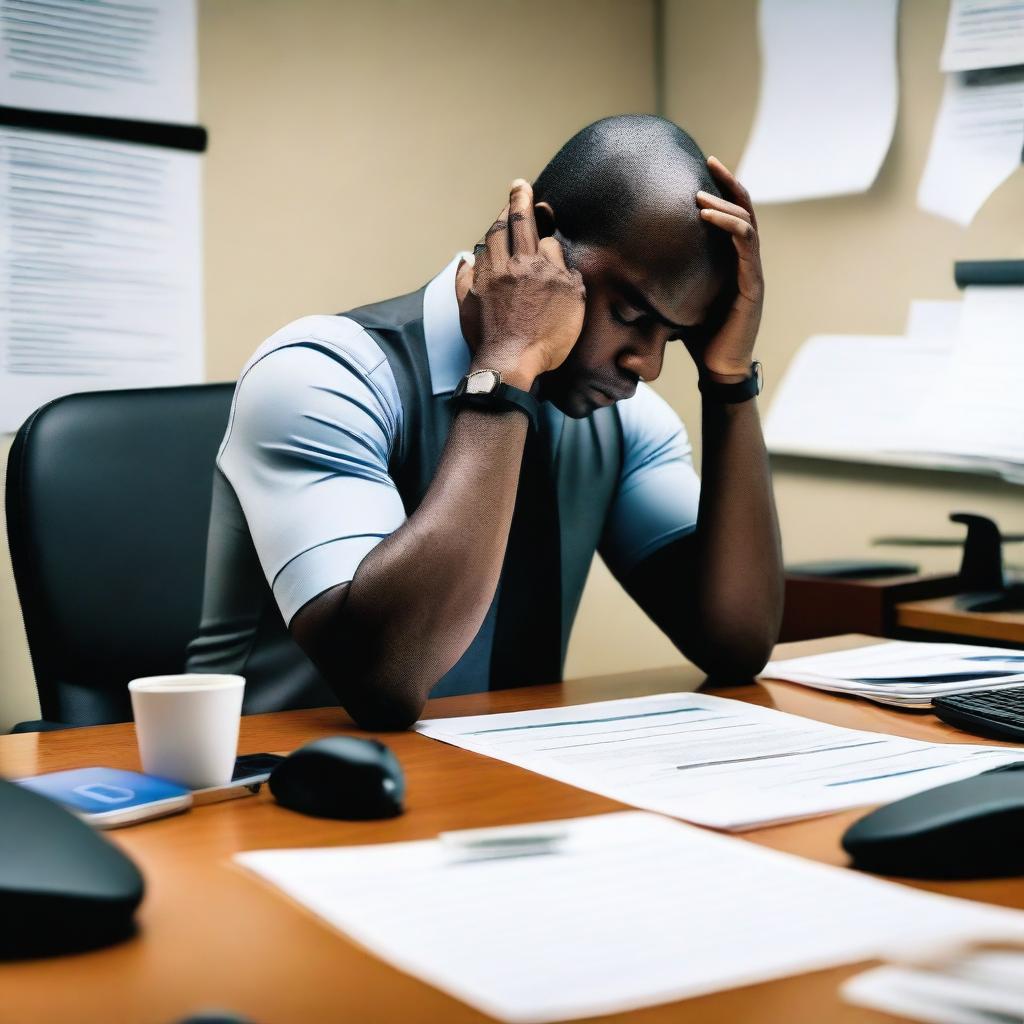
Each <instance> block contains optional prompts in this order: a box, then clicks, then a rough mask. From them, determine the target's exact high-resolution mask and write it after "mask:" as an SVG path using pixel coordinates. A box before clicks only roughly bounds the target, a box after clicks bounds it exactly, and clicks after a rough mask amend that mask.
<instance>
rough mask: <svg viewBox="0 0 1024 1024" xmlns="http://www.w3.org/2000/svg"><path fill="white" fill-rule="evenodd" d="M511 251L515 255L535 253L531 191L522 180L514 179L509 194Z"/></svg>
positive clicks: (536, 241) (535, 239) (534, 220)
mask: <svg viewBox="0 0 1024 1024" xmlns="http://www.w3.org/2000/svg"><path fill="white" fill-rule="evenodd" d="M508 202H509V207H510V213H509V225H510V231H511V237H510V242H511V249H512V252H513V253H515V254H517V255H524V256H532V255H533V254H534V253H535V252H536V251H537V243H538V238H537V218H536V217H535V216H534V213H533V189H532V188H531V187H530V183H529V182H528V181H526V180H525V179H524V178H516V180H515V181H513V182H512V189H511V191H510V192H509V199H508Z"/></svg>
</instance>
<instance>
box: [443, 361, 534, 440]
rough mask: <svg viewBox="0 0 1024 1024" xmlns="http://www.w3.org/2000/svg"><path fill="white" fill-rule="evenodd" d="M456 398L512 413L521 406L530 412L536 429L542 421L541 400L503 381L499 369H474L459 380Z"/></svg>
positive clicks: (464, 403)
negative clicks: (511, 410)
mask: <svg viewBox="0 0 1024 1024" xmlns="http://www.w3.org/2000/svg"><path fill="white" fill-rule="evenodd" d="M452 401H453V402H455V403H456V404H457V405H468V406H471V407H472V408H474V409H483V410H485V411H486V410H491V411H496V412H508V411H509V410H510V409H518V410H519V411H520V412H524V413H526V416H527V418H528V419H529V421H530V423H531V425H532V426H533V429H534V430H536V429H537V428H538V426H539V424H540V402H538V401H537V399H536V398H534V397H533V395H531V394H530V392H529V391H523V389H522V388H514V387H512V385H511V384H503V383H502V382H501V374H500V373H498V371H497V370H474V371H473V372H472V373H467V374H466V376H465V377H463V378H462V380H460V381H459V384H458V387H456V389H455V393H454V394H453V395H452Z"/></svg>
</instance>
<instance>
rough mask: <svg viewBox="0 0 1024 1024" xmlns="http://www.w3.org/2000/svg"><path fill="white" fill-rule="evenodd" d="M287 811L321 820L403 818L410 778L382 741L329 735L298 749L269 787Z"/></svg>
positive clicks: (283, 765)
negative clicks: (406, 784)
mask: <svg viewBox="0 0 1024 1024" xmlns="http://www.w3.org/2000/svg"><path fill="white" fill-rule="evenodd" d="M267 784H268V785H269V786H270V792H271V793H273V794H274V797H275V798H276V799H277V801H278V803H280V804H281V805H282V806H283V807H287V808H289V809H290V810H293V811H300V812H301V813H302V814H311V815H313V816H314V817H317V818H343V819H345V820H347V821H360V820H364V819H367V818H393V817H394V816H395V815H396V814H401V813H402V798H403V797H404V796H405V776H404V775H403V774H402V766H401V765H400V764H399V763H398V758H397V757H395V755H394V754H392V753H391V751H390V750H389V749H388V748H387V747H386V746H384V744H383V743H381V742H380V741H379V740H363V739H358V738H356V737H355V736H327V737H325V738H324V739H322V740H314V741H313V742H312V743H307V744H306V745H305V746H304V747H299V749H298V750H296V751H293V752H292V753H291V754H289V755H288V757H286V758H285V759H284V760H283V761H282V762H281V763H280V764H279V765H278V766H277V767H276V768H275V769H274V770H273V772H271V774H270V778H269V780H268V783H267Z"/></svg>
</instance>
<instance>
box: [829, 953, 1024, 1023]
mask: <svg viewBox="0 0 1024 1024" xmlns="http://www.w3.org/2000/svg"><path fill="white" fill-rule="evenodd" d="M842 993H843V996H844V997H845V998H846V999H847V1000H848V1001H849V1002H851V1003H856V1004H857V1005H858V1006H866V1007H869V1008H870V1009H872V1010H881V1011H882V1012H883V1013H892V1014H898V1015H899V1016H901V1017H909V1018H911V1019H912V1020H921V1021H927V1022H929V1024H997V1022H1002V1024H1007V1022H1012V1021H1024V949H1016V950H1013V949H1004V950H990V951H977V952H971V951H967V952H965V953H963V954H962V955H960V956H955V957H952V958H950V959H949V960H948V961H947V962H945V963H942V964H936V965H932V966H921V967H904V966H888V967H878V968H876V969H875V970H872V971H867V972H866V973H864V974H858V975H857V976H856V977H855V978H852V979H851V980H850V981H848V982H847V983H846V984H845V985H844V986H843V988H842Z"/></svg>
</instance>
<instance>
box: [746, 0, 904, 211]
mask: <svg viewBox="0 0 1024 1024" xmlns="http://www.w3.org/2000/svg"><path fill="white" fill-rule="evenodd" d="M897 14H898V10H897V3H896V0H860V2H858V3H849V2H848V0H761V6H760V18H759V26H760V36H761V94H760V99H759V101H758V108H757V115H756V117H755V119H754V126H753V129H752V131H751V135H750V139H749V141H748V142H747V148H746V151H745V152H744V154H743V158H742V160H741V161H740V164H739V168H738V171H737V177H738V178H739V180H740V181H742V182H743V184H744V185H745V186H746V187H747V189H748V190H749V192H750V194H751V197H752V198H753V200H754V202H755V203H783V202H793V201H796V200H800V199H817V198H820V197H823V196H836V195H844V194H848V193H853V192H864V191H866V190H867V189H868V188H870V187H871V184H872V182H873V181H874V180H875V178H876V177H877V175H878V170H879V168H880V167H881V166H882V161H883V160H884V159H885V154H886V152H887V151H888V149H889V143H890V142H891V141H892V133H893V129H894V128H895V126H896V113H897V109H898V103H899V81H898V73H897V65H896V27H897Z"/></svg>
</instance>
